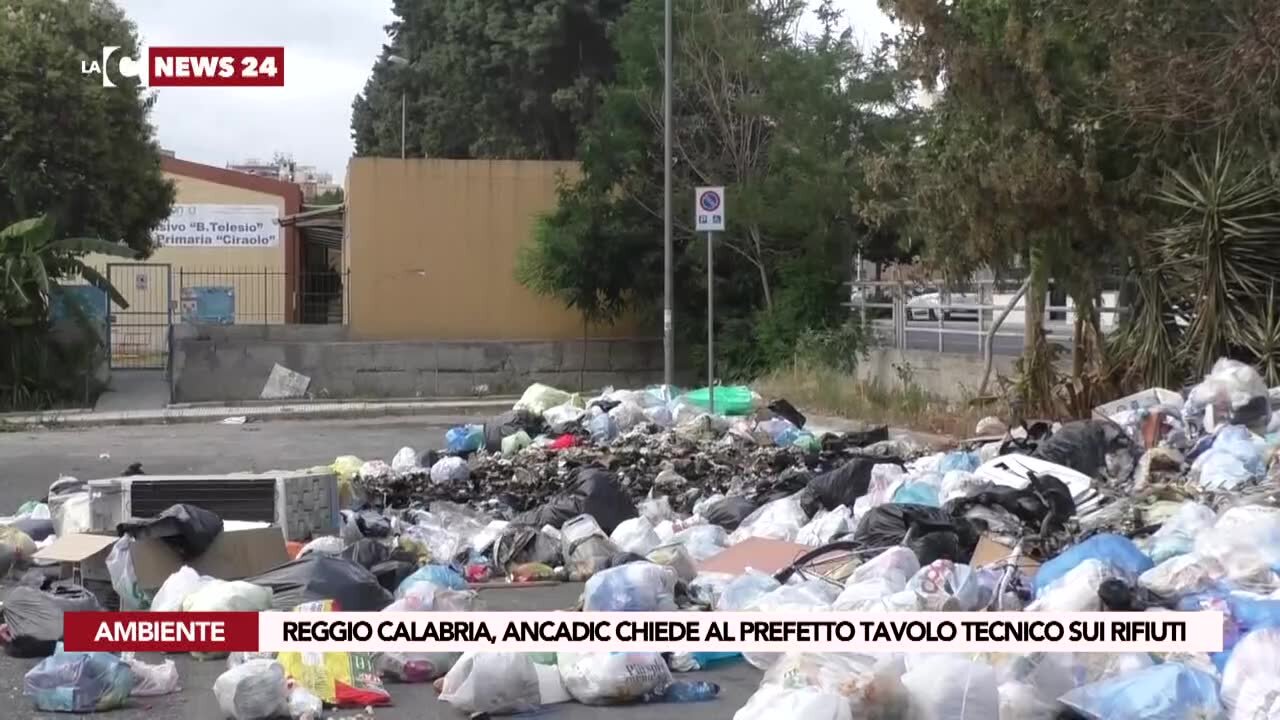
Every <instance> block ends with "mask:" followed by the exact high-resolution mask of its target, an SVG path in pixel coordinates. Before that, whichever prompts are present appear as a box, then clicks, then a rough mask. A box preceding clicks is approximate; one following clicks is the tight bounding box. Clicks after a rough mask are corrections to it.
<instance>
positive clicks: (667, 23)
mask: <svg viewBox="0 0 1280 720" xmlns="http://www.w3.org/2000/svg"><path fill="white" fill-rule="evenodd" d="M663 56H664V57H663V65H662V84H663V90H662V377H663V382H664V383H665V384H666V387H667V388H670V387H671V386H672V385H673V375H674V366H675V356H676V350H675V317H674V307H673V306H674V304H675V302H674V300H675V295H674V293H675V289H674V288H673V282H674V279H673V277H672V259H671V0H666V2H665V6H664V8H663Z"/></svg>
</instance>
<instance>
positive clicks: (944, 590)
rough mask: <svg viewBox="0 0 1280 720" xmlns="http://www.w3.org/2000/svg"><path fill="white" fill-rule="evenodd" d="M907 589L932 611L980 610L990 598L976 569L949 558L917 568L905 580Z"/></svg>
mask: <svg viewBox="0 0 1280 720" xmlns="http://www.w3.org/2000/svg"><path fill="white" fill-rule="evenodd" d="M907 590H908V591H911V592H914V593H916V595H918V596H919V597H920V598H921V603H922V605H923V607H924V608H925V609H926V610H932V611H941V610H961V611H975V610H980V609H982V608H984V607H986V605H987V603H988V602H989V601H990V599H991V596H990V594H989V593H988V592H987V591H986V588H984V586H983V584H982V582H981V581H980V574H979V572H978V571H975V570H974V569H973V568H970V567H969V566H968V565H962V564H957V563H953V562H951V561H950V560H934V561H933V562H932V563H929V564H928V565H926V566H925V567H922V568H920V570H919V571H918V572H916V574H915V575H913V576H912V577H911V579H910V580H908V581H907Z"/></svg>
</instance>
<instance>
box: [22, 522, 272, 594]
mask: <svg viewBox="0 0 1280 720" xmlns="http://www.w3.org/2000/svg"><path fill="white" fill-rule="evenodd" d="M116 539H117V538H115V537H113V536H109V535H88V534H71V535H66V536H64V537H60V538H58V539H57V540H55V541H54V542H53V543H52V544H51V545H49V546H48V547H46V548H44V549H43V550H41V551H39V552H37V553H36V555H35V559H36V560H37V561H43V562H57V563H61V564H62V565H63V576H64V577H76V576H77V575H79V576H80V577H82V578H88V579H109V578H106V577H102V578H99V577H98V575H100V574H104V573H105V568H106V558H107V554H108V553H110V552H111V546H112V545H114V544H115V542H116ZM288 561H289V553H288V551H287V550H286V549H285V544H284V535H283V534H282V533H281V532H280V528H278V527H274V526H271V527H258V528H244V529H232V530H223V531H222V532H221V533H219V534H218V537H217V538H215V539H214V541H213V544H212V545H210V546H209V549H208V550H205V551H204V554H202V555H201V556H200V557H198V558H196V559H195V560H193V561H191V562H187V563H184V562H183V561H182V558H180V557H178V554H177V553H176V552H174V551H173V549H172V548H170V547H169V545H168V544H166V543H165V542H164V541H163V540H143V541H141V542H136V543H134V544H133V571H134V573H135V574H136V575H137V576H138V585H139V586H141V587H142V589H143V590H157V589H159V587H160V586H161V585H162V584H164V581H165V580H167V579H169V576H170V575H172V574H173V573H175V572H177V571H178V570H179V569H181V568H182V566H183V565H190V566H191V568H192V569H193V570H195V571H196V572H198V573H200V574H201V575H208V576H210V577H215V578H218V579H220V580H241V579H244V578H247V577H252V576H254V575H258V574H260V573H263V572H266V571H267V570H270V569H271V568H273V567H276V566H278V565H283V564H284V563H286V562H288ZM99 568H101V570H99Z"/></svg>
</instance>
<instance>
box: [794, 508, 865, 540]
mask: <svg viewBox="0 0 1280 720" xmlns="http://www.w3.org/2000/svg"><path fill="white" fill-rule="evenodd" d="M850 532H853V511H852V510H850V509H849V508H847V507H845V506H844V505H839V506H837V507H836V508H835V509H833V510H830V511H823V512H820V513H818V514H817V515H814V516H813V519H812V520H810V521H809V524H807V525H805V526H804V527H802V528H800V532H799V533H797V534H796V542H798V543H800V544H801V545H811V546H813V547H817V546H819V545H825V544H827V543H829V542H831V541H832V540H834V539H836V538H837V537H839V536H841V535H844V534H846V533H850Z"/></svg>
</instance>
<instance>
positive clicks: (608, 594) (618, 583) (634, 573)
mask: <svg viewBox="0 0 1280 720" xmlns="http://www.w3.org/2000/svg"><path fill="white" fill-rule="evenodd" d="M675 590H676V573H675V571H673V570H672V569H671V568H669V567H663V566H662V565H655V564H653V563H646V562H633V563H627V564H626V565H619V566H618V567H614V568H609V569H608V570H602V571H601V572H598V573H596V574H595V575H592V576H591V579H589V580H587V584H586V587H585V588H583V592H582V598H583V603H582V609H583V610H585V611H587V612H672V611H674V610H676V609H677V608H676V601H675Z"/></svg>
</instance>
